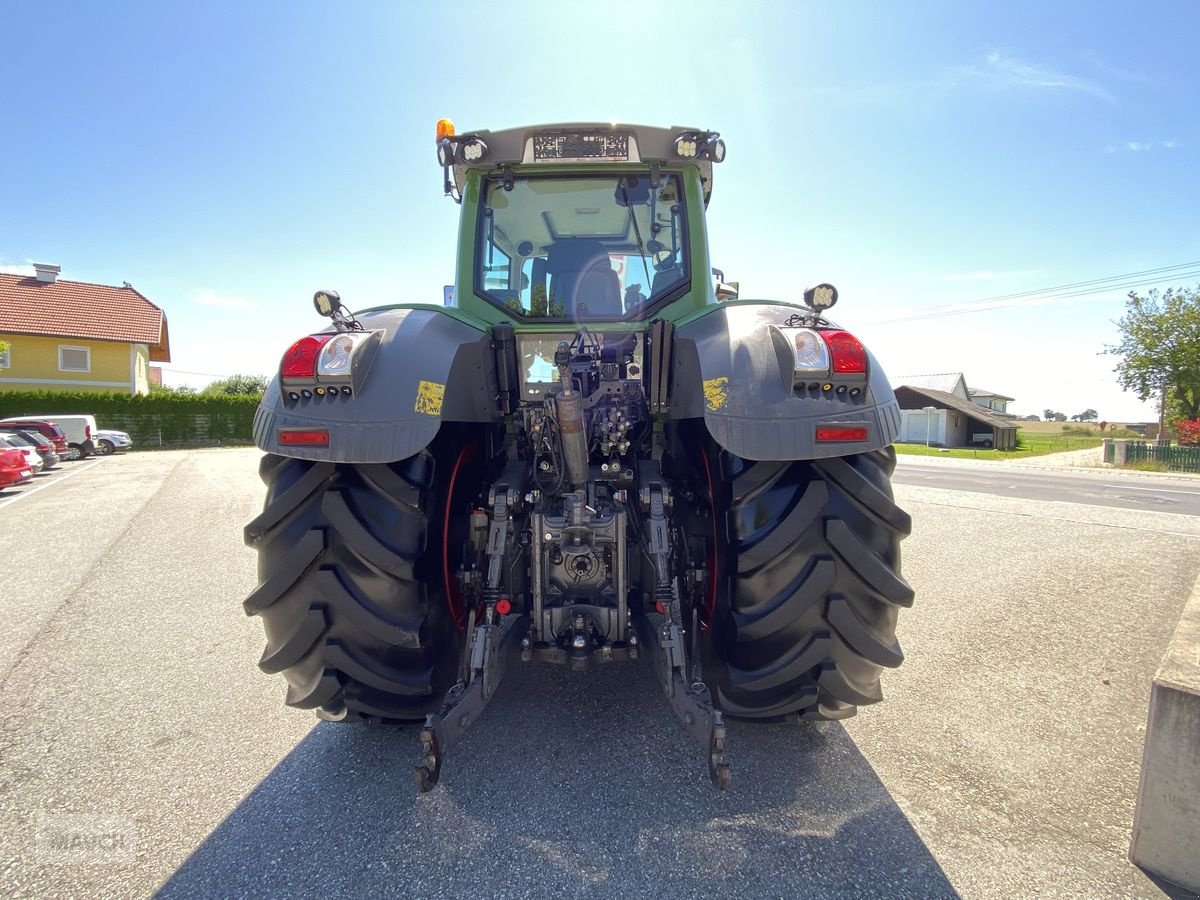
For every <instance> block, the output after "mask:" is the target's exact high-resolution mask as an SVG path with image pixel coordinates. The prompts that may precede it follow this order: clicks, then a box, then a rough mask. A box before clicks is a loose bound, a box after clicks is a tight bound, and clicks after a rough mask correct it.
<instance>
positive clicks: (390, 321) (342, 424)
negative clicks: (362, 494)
mask: <svg viewBox="0 0 1200 900" xmlns="http://www.w3.org/2000/svg"><path fill="white" fill-rule="evenodd" d="M358 321H359V322H361V323H362V326H363V328H364V329H365V330H367V331H380V332H381V336H380V340H379V346H378V347H377V348H376V350H375V352H374V354H373V357H372V358H371V360H370V364H369V366H368V367H367V368H366V371H365V372H363V373H361V377H359V375H357V374H356V380H357V382H358V383H357V384H356V387H355V390H354V393H353V394H352V395H350V396H347V395H345V394H342V393H341V392H338V393H337V394H335V395H334V396H333V397H317V396H313V397H311V398H301V399H300V400H298V401H293V400H291V399H290V398H288V397H287V394H289V393H291V392H292V391H295V390H296V385H295V384H294V383H292V382H289V383H288V384H287V385H286V386H284V385H281V384H280V379H279V376H278V375H276V376H275V378H274V379H273V380H272V381H271V383H270V385H269V386H268V387H267V390H266V392H265V393H264V394H263V399H262V403H261V404H260V405H259V408H258V411H257V412H256V413H255V415H254V442H255V443H256V444H258V446H259V447H260V448H262V449H263V450H265V451H267V452H268V453H278V454H280V455H282V456H293V457H298V458H300V459H316V460H326V461H329V462H345V463H378V462H394V461H396V460H400V459H404V458H405V457H408V456H412V455H413V454H414V453H416V452H417V451H418V450H420V449H422V448H423V447H425V446H427V445H428V444H429V443H430V442H431V441H432V440H433V439H434V437H435V436H436V435H437V432H438V429H439V428H440V427H441V423H442V421H443V420H447V421H457V422H488V421H491V420H492V417H493V416H492V407H493V406H494V405H495V404H494V401H493V399H492V398H494V397H495V387H494V385H495V363H494V354H493V353H492V351H491V339H490V335H489V334H488V333H487V332H485V331H483V330H481V329H480V328H476V327H473V326H471V325H468V324H467V323H465V322H463V321H461V320H459V319H457V318H454V317H453V316H451V315H449V314H447V313H444V312H441V311H438V310H434V309H385V310H380V311H378V312H371V313H365V314H362V315H360V316H359V317H358ZM330 330H331V329H330ZM315 384H316V382H314V386H315ZM313 428H315V429H326V430H328V432H329V446H327V447H324V446H308V445H300V446H297V445H290V444H289V445H280V443H279V432H280V430H281V429H296V430H305V429H313Z"/></svg>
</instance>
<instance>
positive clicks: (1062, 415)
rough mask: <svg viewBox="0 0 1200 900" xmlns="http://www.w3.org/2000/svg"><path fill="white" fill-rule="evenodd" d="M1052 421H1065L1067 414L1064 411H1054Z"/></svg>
mask: <svg viewBox="0 0 1200 900" xmlns="http://www.w3.org/2000/svg"><path fill="white" fill-rule="evenodd" d="M1054 421H1055V422H1065V421H1067V414H1066V413H1060V412H1056V413H1055V414H1054Z"/></svg>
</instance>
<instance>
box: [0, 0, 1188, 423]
mask: <svg viewBox="0 0 1200 900" xmlns="http://www.w3.org/2000/svg"><path fill="white" fill-rule="evenodd" d="M3 21H4V24H5V30H6V31H7V32H8V33H9V34H10V35H13V36H18V37H19V39H10V40H9V41H7V42H6V49H5V53H4V54H2V55H0V91H2V95H3V98H4V103H5V107H6V109H7V115H8V127H7V128H6V129H5V134H4V137H3V139H2V140H0V171H2V172H3V173H4V175H5V178H6V182H7V183H6V185H5V190H4V198H5V203H4V208H5V213H4V215H3V216H0V267H3V268H4V269H5V270H9V271H13V270H17V271H20V270H21V267H23V266H27V265H28V264H29V263H30V262H33V261H38V262H43V261H44V262H55V263H59V264H60V265H61V266H62V268H63V271H62V276H61V277H63V278H70V279H76V280H81V281H97V282H103V283H110V284H120V283H121V282H122V281H126V280H128V281H130V282H132V283H133V284H134V286H136V287H137V288H138V289H139V290H141V291H142V292H143V293H145V294H146V295H147V296H148V297H150V298H151V299H152V300H154V301H155V302H156V303H158V304H159V305H161V306H162V307H163V308H164V309H166V311H167V314H168V317H169V320H170V325H171V341H172V349H173V353H174V364H173V366H171V367H170V368H172V369H173V370H175V373H174V374H172V375H170V376H169V377H168V381H169V382H173V383H181V382H185V381H187V382H191V383H194V384H203V383H205V382H206V380H208V379H207V377H206V375H208V374H211V375H224V374H231V373H233V372H261V373H266V372H269V371H272V370H273V369H274V368H275V367H276V365H277V363H278V358H279V355H280V354H281V352H282V351H283V350H284V349H285V348H286V346H287V345H288V344H289V343H290V342H291V341H292V340H294V339H295V338H296V337H299V336H300V335H302V334H305V333H308V332H309V331H313V330H318V328H319V326H320V324H321V320H319V319H317V317H316V316H315V315H314V314H313V313H312V308H311V305H310V298H311V296H312V292H313V290H315V289H316V288H318V287H333V288H336V289H338V290H339V291H340V292H341V294H342V297H343V298H344V299H345V300H346V301H347V303H348V304H349V305H350V306H351V307H364V306H369V305H376V304H379V303H385V302H402V301H422V302H432V303H438V302H440V299H441V286H442V285H443V284H445V283H448V282H449V281H450V280H451V278H452V276H453V268H454V257H453V247H454V231H455V226H456V221H457V207H456V206H455V205H454V204H453V203H452V202H451V201H450V200H448V199H445V198H443V197H442V196H441V174H440V171H439V170H438V168H437V166H436V163H435V159H434V143H433V127H434V123H435V122H436V120H437V119H438V118H441V117H443V116H448V117H450V118H452V119H454V121H455V122H456V123H457V124H458V125H459V126H460V128H502V127H509V126H515V125H524V124H533V123H538V122H552V121H564V120H566V121H583V120H598V121H626V122H644V123H647V124H656V125H669V124H688V125H695V126H699V127H705V128H712V129H716V130H719V131H720V132H721V133H722V135H723V136H724V137H725V138H726V140H727V143H728V146H729V155H728V160H727V161H726V162H725V163H724V164H723V165H722V166H720V167H719V168H718V169H717V172H716V179H715V182H716V183H715V192H714V196H713V201H712V204H711V206H710V210H709V212H710V221H711V223H712V224H711V244H712V247H713V249H714V253H715V257H716V261H717V263H718V264H719V265H721V266H722V267H723V268H724V269H725V271H726V273H727V274H728V277H729V278H731V279H737V280H739V281H740V282H741V285H742V294H743V296H754V297H766V298H779V299H791V300H797V299H799V295H800V291H801V290H802V288H803V287H804V286H805V285H807V284H810V283H814V282H817V281H831V282H833V283H834V284H836V285H837V286H838V288H839V290H840V292H841V302H840V303H839V306H838V309H837V311H836V313H837V314H836V316H835V318H837V319H838V321H839V322H840V323H841V324H842V325H844V326H845V327H847V328H849V329H850V330H852V331H854V332H856V333H857V334H858V335H859V336H860V337H861V338H862V339H863V340H864V341H866V342H867V343H868V344H869V345H870V346H871V347H872V349H873V350H874V351H875V353H876V355H877V356H878V357H879V359H880V360H881V362H882V363H883V365H884V367H885V368H886V369H887V371H888V372H889V374H891V375H900V374H910V373H913V374H915V373H928V372H946V371H963V372H965V373H966V377H967V380H968V382H969V383H970V384H971V385H972V386H973V387H981V388H987V389H990V390H993V391H997V392H1000V393H1003V394H1007V395H1010V396H1013V397H1015V398H1017V399H1016V403H1014V404H1012V405H1011V408H1013V409H1015V410H1017V411H1020V412H1039V413H1040V412H1041V411H1042V409H1044V408H1045V407H1053V408H1055V409H1059V410H1061V411H1063V412H1065V413H1068V414H1071V413H1076V412H1079V411H1081V410H1083V409H1085V408H1087V407H1093V408H1095V409H1097V410H1099V412H1100V414H1101V416H1102V417H1105V418H1108V419H1112V420H1118V419H1140V418H1152V417H1153V415H1154V411H1153V409H1152V408H1151V407H1148V406H1143V405H1141V404H1139V403H1138V402H1137V401H1136V399H1135V398H1133V397H1132V396H1131V395H1128V394H1124V393H1122V392H1121V391H1120V389H1119V388H1118V387H1117V386H1116V384H1115V382H1114V380H1113V377H1112V374H1111V369H1112V365H1113V359H1112V358H1111V357H1106V356H1102V355H1099V354H1100V351H1101V350H1103V348H1104V346H1105V345H1106V344H1110V343H1112V342H1114V341H1115V340H1116V331H1115V327H1114V325H1113V321H1114V320H1115V319H1117V318H1118V317H1119V315H1120V312H1121V307H1122V299H1123V294H1124V291H1123V290H1112V291H1109V292H1107V293H1104V294H1100V295H1096V296H1089V297H1083V298H1075V299H1073V300H1071V301H1070V302H1058V303H1041V304H1037V305H1018V306H1012V305H1005V306H1003V308H999V309H990V310H987V311H977V312H972V313H969V314H962V315H948V316H939V317H936V318H919V317H914V314H917V313H919V311H920V310H922V309H925V308H929V307H938V306H943V305H947V304H964V303H966V304H970V303H971V302H972V301H976V300H979V299H981V298H987V297H991V296H996V295H1004V294H1010V293H1015V292H1020V291H1029V290H1035V289H1040V288H1045V287H1050V286H1054V285H1059V284H1066V283H1073V282H1079V281H1084V280H1090V279H1097V278H1103V277H1105V276H1110V275H1119V274H1123V273H1127V272H1137V271H1143V270H1148V269H1153V268H1157V267H1163V266H1171V265H1177V264H1182V263H1188V262H1192V261H1194V260H1200V217H1197V215H1196V199H1197V177H1196V173H1197V171H1200V166H1198V165H1197V151H1198V150H1200V125H1198V124H1197V123H1200V115H1198V113H1200V108H1198V107H1200V100H1198V96H1200V92H1198V91H1197V86H1198V85H1200V62H1198V61H1197V55H1196V54H1195V52H1194V46H1193V44H1194V35H1195V34H1196V33H1197V32H1198V30H1200V6H1197V5H1196V4H1194V3H1182V2H1181V3H1174V4H1172V3H1150V4H1144V5H1141V6H1140V8H1135V7H1134V6H1133V5H1132V4H1118V3H1094V2H1089V3H1082V2H1080V3H1073V2H1061V3H1053V4H1045V3H1021V2H1015V3H1007V4H1003V5H1001V4H991V3H988V4H985V3H957V2H956V3H939V4H934V3H922V4H912V3H861V4H849V3H837V4H833V3H826V4H821V5H817V4H810V3H744V2H743V3H739V4H732V3H727V2H726V3H707V2H697V0H692V2H687V3H678V4H676V3H667V2H661V3H655V4H646V3H626V2H609V3H605V4H578V5H576V4H566V3H561V2H560V3H554V4H542V3H507V4H474V3H470V2H457V3H453V4H428V5H427V4H421V5H417V4H402V3H346V4H317V3H313V2H290V3H253V4H237V5H234V4H222V3H211V4H191V5H185V4H170V3H123V2H119V0H115V2H111V3H106V4H65V3H61V4H58V3H33V2H28V3H19V4H16V5H10V6H8V7H6V10H5V12H4V14H3ZM1197 269H1200V266H1197V267H1193V268H1192V269H1191V270H1190V271H1192V272H1195V271H1196V270H1197ZM1179 271H1181V272H1186V271H1189V270H1179ZM1198 282H1200V277H1196V276H1193V277H1191V278H1184V279H1181V280H1179V281H1178V282H1172V281H1167V282H1165V283H1163V284H1162V286H1167V285H1168V284H1171V283H1179V284H1187V285H1190V286H1193V287H1194V286H1196V284H1197V283H1198ZM1146 286H1147V287H1148V286H1150V283H1149V282H1146Z"/></svg>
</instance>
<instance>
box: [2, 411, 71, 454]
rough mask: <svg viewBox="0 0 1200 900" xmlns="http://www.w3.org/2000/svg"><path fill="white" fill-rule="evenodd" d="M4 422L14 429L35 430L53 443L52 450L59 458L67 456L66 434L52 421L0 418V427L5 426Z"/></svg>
mask: <svg viewBox="0 0 1200 900" xmlns="http://www.w3.org/2000/svg"><path fill="white" fill-rule="evenodd" d="M6 423H7V424H8V425H10V426H11V427H12V428H13V429H14V430H18V431H36V432H37V433H38V434H40V435H42V436H44V437H45V438H47V439H48V440H49V441H50V443H52V444H53V445H54V452H55V453H57V454H58V455H59V458H60V459H66V458H67V450H68V447H67V436H66V435H65V434H64V433H63V430H62V429H61V428H59V427H58V426H57V425H55V424H54V423H53V422H50V421H46V420H44V419H43V420H39V419H32V420H29V421H26V420H24V419H22V420H20V421H14V420H10V419H0V429H3V428H5V427H6Z"/></svg>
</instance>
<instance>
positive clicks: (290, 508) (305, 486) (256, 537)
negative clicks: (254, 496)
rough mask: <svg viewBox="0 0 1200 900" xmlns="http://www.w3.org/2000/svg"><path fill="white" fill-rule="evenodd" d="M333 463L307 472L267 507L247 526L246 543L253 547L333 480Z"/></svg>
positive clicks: (270, 472) (276, 469)
mask: <svg viewBox="0 0 1200 900" xmlns="http://www.w3.org/2000/svg"><path fill="white" fill-rule="evenodd" d="M282 468H284V467H283V466H275V467H273V468H271V469H269V470H268V471H267V475H266V477H273V476H275V475H276V474H277V473H278V472H279V471H280V470H281V469H282ZM334 471H335V469H334V465H333V463H316V464H315V465H313V466H312V468H310V469H309V470H308V471H307V472H305V473H304V474H303V475H302V476H301V477H300V478H299V479H298V480H297V481H296V482H295V483H293V484H292V485H290V486H289V487H288V488H287V490H285V491H284V492H283V493H282V494H281V495H280V496H279V497H277V498H276V499H275V501H274V502H272V503H270V504H269V505H268V506H266V507H265V508H264V509H263V511H262V513H261V514H260V515H259V516H258V517H256V518H255V519H254V520H253V521H251V522H250V524H249V525H247V526H246V533H245V537H246V543H247V544H248V545H249V546H251V547H253V546H254V545H255V544H257V543H258V542H259V541H261V540H262V539H263V538H264V537H266V535H267V533H268V532H269V531H271V530H272V529H273V528H275V527H276V526H277V525H279V524H280V522H282V521H283V519H284V518H285V517H287V516H288V515H290V514H291V513H293V512H295V511H296V509H297V507H299V506H300V504H302V503H303V502H304V501H305V500H307V499H308V498H309V497H311V496H312V495H313V493H314V492H316V491H317V490H318V489H319V488H321V487H322V486H324V485H325V484H326V483H327V482H329V481H330V480H332V479H333V476H334Z"/></svg>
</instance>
